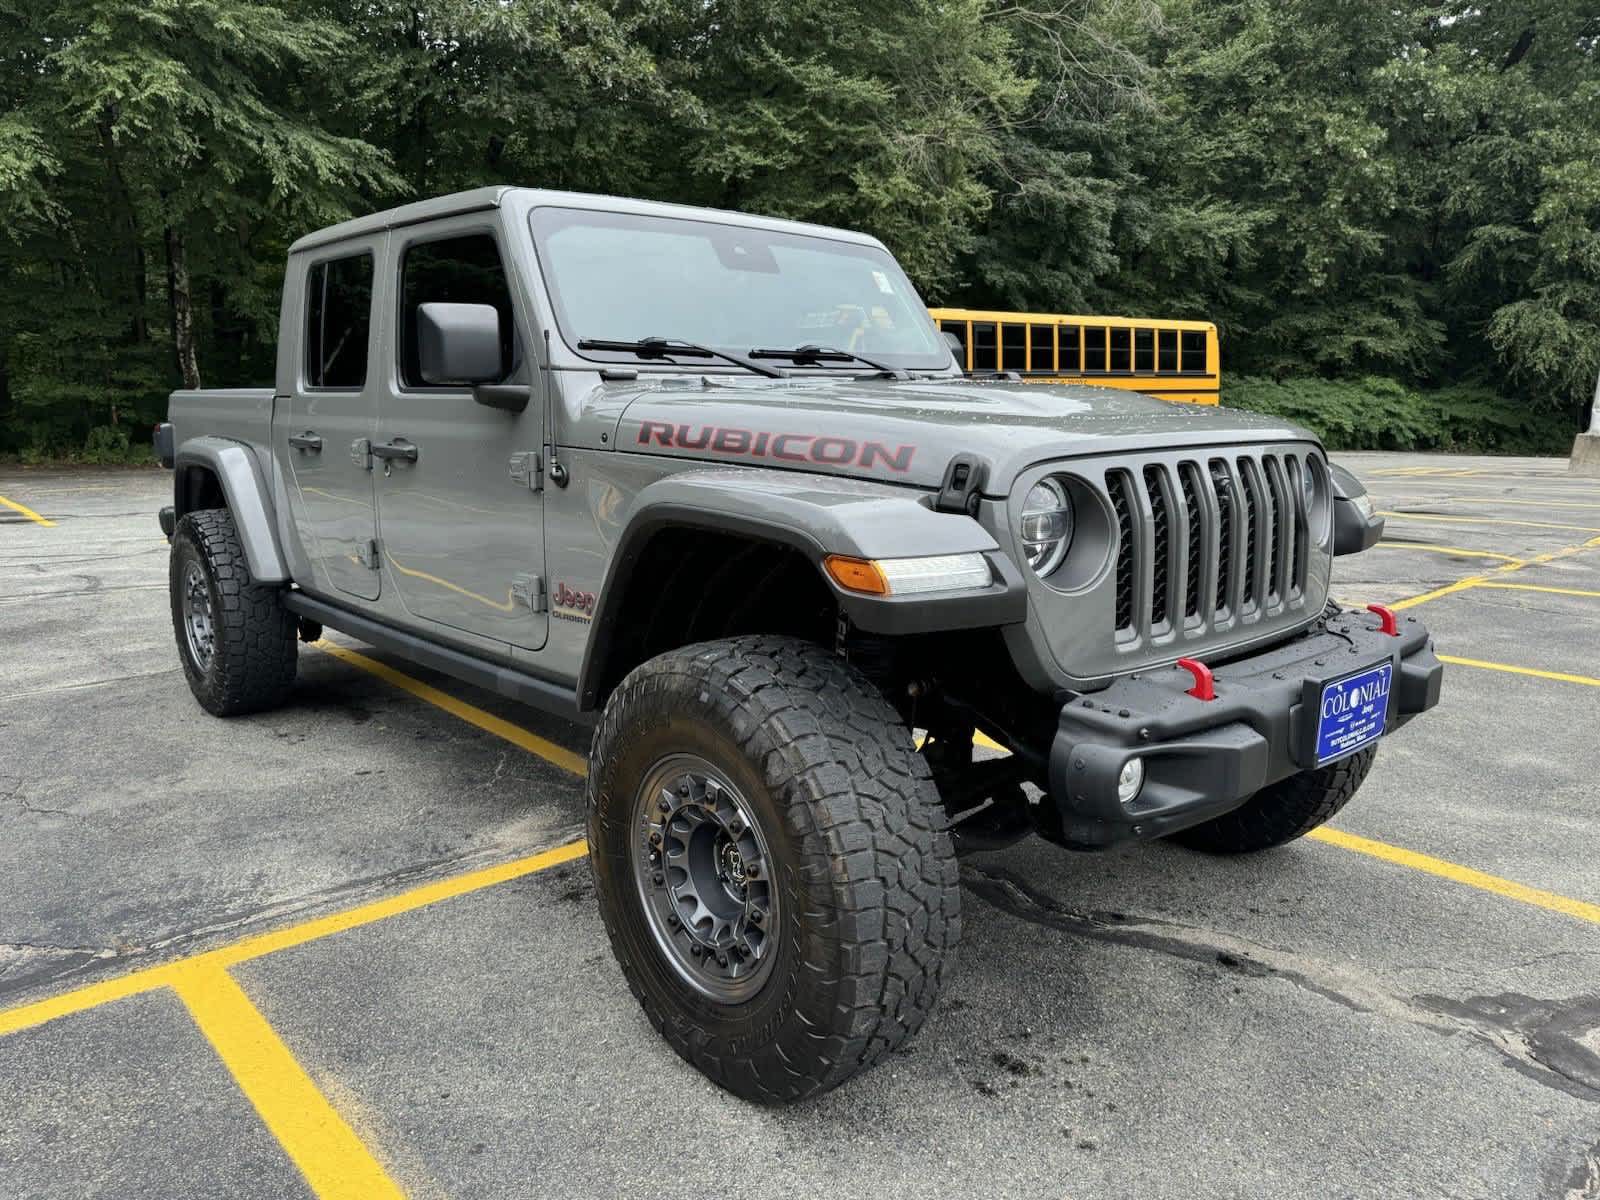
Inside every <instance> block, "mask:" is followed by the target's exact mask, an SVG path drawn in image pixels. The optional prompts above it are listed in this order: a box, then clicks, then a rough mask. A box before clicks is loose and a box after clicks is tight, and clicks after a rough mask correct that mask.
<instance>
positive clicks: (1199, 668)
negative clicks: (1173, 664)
mask: <svg viewBox="0 0 1600 1200" xmlns="http://www.w3.org/2000/svg"><path fill="white" fill-rule="evenodd" d="M1178 665H1179V666H1180V667H1182V668H1183V669H1184V670H1185V671H1187V672H1189V674H1191V675H1193V676H1194V686H1193V687H1192V688H1190V689H1189V690H1188V691H1187V692H1185V693H1184V695H1186V696H1193V697H1194V698H1195V699H1196V700H1215V699H1216V698H1217V689H1216V682H1215V680H1213V679H1212V677H1211V668H1210V667H1208V666H1206V665H1205V663H1203V662H1201V661H1200V660H1199V659H1198V658H1180V659H1179V660H1178Z"/></svg>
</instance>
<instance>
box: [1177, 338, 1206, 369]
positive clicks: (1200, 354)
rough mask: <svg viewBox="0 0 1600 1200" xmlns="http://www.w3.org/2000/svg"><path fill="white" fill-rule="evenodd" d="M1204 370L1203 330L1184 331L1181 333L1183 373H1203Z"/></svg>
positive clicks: (1204, 345)
mask: <svg viewBox="0 0 1600 1200" xmlns="http://www.w3.org/2000/svg"><path fill="white" fill-rule="evenodd" d="M1205 370H1206V331H1205V330H1204V329H1185V330H1184V331H1183V372H1184V374H1186V375H1187V374H1189V373H1191V372H1200V373H1204V371H1205Z"/></svg>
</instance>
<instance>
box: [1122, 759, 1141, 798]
mask: <svg viewBox="0 0 1600 1200" xmlns="http://www.w3.org/2000/svg"><path fill="white" fill-rule="evenodd" d="M1142 787H1144V759H1142V758H1130V759H1129V760H1128V761H1127V762H1125V763H1123V764H1122V774H1120V775H1118V776H1117V799H1118V800H1120V801H1122V802H1123V803H1124V804H1132V803H1133V802H1134V801H1135V800H1136V799H1138V798H1139V789H1140V788H1142Z"/></svg>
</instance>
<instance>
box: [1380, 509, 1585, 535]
mask: <svg viewBox="0 0 1600 1200" xmlns="http://www.w3.org/2000/svg"><path fill="white" fill-rule="evenodd" d="M1378 515H1379V516H1380V517H1400V518H1401V519H1403V520H1407V521H1449V522H1451V523H1452V524H1456V525H1520V526H1522V527H1524V528H1526V529H1576V530H1577V531H1578V532H1580V533H1600V526H1596V525H1561V524H1557V523H1554V522H1551V521H1513V520H1510V519H1509V518H1506V517H1457V516H1450V515H1447V514H1444V513H1408V512H1394V511H1393V510H1388V511H1384V512H1380V513H1379V514H1378Z"/></svg>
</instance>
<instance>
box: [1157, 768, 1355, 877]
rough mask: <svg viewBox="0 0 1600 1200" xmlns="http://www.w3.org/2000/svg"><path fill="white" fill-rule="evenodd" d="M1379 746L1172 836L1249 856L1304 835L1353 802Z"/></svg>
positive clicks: (1280, 784)
mask: <svg viewBox="0 0 1600 1200" xmlns="http://www.w3.org/2000/svg"><path fill="white" fill-rule="evenodd" d="M1377 754H1378V748H1377V747H1376V746H1372V747H1370V748H1368V749H1366V750H1362V751H1359V752H1358V753H1355V754H1352V755H1351V756H1350V757H1349V758H1343V759H1340V760H1339V761H1338V762H1336V763H1329V764H1328V765H1327V766H1325V767H1318V768H1317V769H1316V770H1313V771H1301V772H1300V773H1299V774H1297V775H1291V776H1289V777H1288V778H1287V779H1280V780H1279V781H1278V782H1277V783H1274V784H1272V785H1271V786H1269V787H1264V788H1262V789H1261V790H1260V791H1259V792H1257V793H1256V794H1255V795H1254V796H1251V797H1250V799H1248V800H1246V801H1245V802H1244V803H1243V804H1241V805H1240V806H1239V807H1238V808H1236V809H1234V810H1233V811H1232V812H1230V813H1224V814H1223V815H1222V816H1220V817H1217V818H1215V819H1214V820H1210V821H1207V822H1205V823H1204V824H1202V825H1195V826H1192V827H1190V828H1188V829H1185V830H1182V831H1180V832H1178V833H1175V834H1173V835H1172V840H1173V841H1175V842H1178V843H1180V844H1182V845H1185V846H1188V847H1189V848H1190V849H1191V850H1203V851H1205V852H1206V853H1207V854H1250V853H1252V852H1254V851H1256V850H1270V849H1271V848H1272V847H1274V846H1281V845H1283V844H1284V843H1285V842H1292V841H1294V840H1295V839H1296V838H1299V837H1304V836H1305V835H1306V834H1308V833H1310V832H1311V831H1312V830H1313V829H1315V828H1316V827H1317V826H1318V825H1321V824H1322V823H1323V822H1324V821H1328V820H1331V819H1332V818H1333V816H1334V814H1336V813H1337V812H1338V811H1339V810H1340V809H1341V808H1343V807H1344V806H1345V805H1346V804H1348V803H1349V802H1350V797H1351V796H1354V795H1355V794H1356V789H1357V788H1359V787H1360V786H1361V783H1362V781H1363V780H1365V779H1366V777H1367V772H1368V771H1370V770H1371V769H1372V760H1373V759H1374V758H1376V757H1377Z"/></svg>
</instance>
